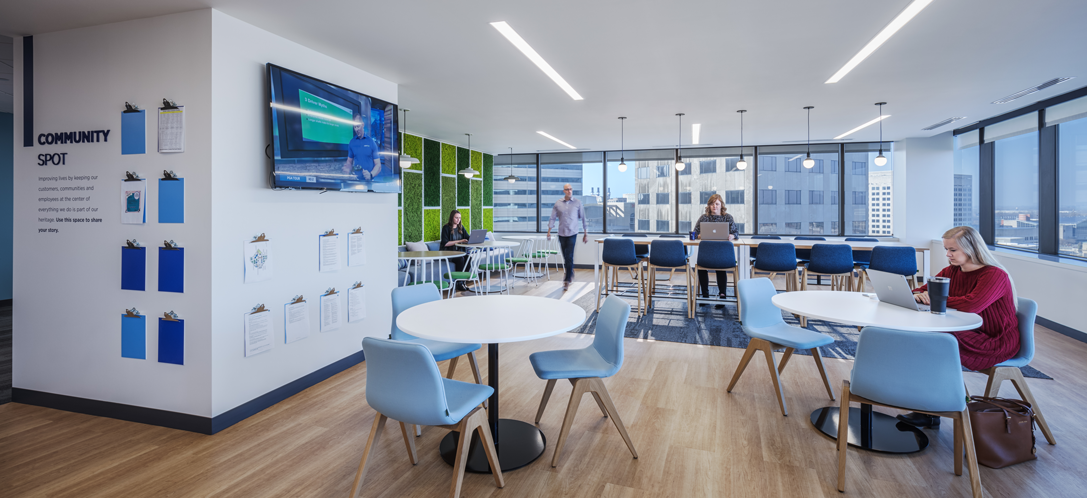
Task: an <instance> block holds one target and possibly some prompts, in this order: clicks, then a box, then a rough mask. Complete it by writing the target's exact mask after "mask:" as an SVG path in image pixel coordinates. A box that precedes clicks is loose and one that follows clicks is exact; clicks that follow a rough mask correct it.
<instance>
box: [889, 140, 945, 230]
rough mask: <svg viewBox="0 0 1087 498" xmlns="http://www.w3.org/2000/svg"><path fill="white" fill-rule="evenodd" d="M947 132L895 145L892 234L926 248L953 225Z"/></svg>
mask: <svg viewBox="0 0 1087 498" xmlns="http://www.w3.org/2000/svg"><path fill="white" fill-rule="evenodd" d="M953 145H954V143H953V140H952V137H951V132H947V133H941V134H939V135H936V136H934V137H931V138H907V139H906V140H903V141H900V142H895V155H894V160H895V163H894V170H895V175H894V176H895V186H894V189H895V205H894V212H895V227H894V230H895V235H896V236H897V237H898V239H899V240H901V241H902V242H904V243H906V244H912V245H929V243H930V242H931V241H932V240H933V239H939V238H940V236H941V235H943V233H944V232H945V231H947V230H948V229H950V228H951V227H952V224H953V223H954V218H953V213H954V205H955V200H954V192H953V190H954V189H953V188H952V187H951V185H953V183H954V178H955V176H954V166H955V165H954V155H953V154H952V152H953Z"/></svg>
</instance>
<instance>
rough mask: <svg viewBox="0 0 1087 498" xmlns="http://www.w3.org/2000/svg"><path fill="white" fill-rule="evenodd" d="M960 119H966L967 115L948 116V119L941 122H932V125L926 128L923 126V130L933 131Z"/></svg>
mask: <svg viewBox="0 0 1087 498" xmlns="http://www.w3.org/2000/svg"><path fill="white" fill-rule="evenodd" d="M960 119H966V116H959V117H954V118H947V119H945V120H943V121H940V122H939V123H934V124H931V125H929V126H927V127H925V128H921V131H932V130H935V129H936V128H939V127H941V126H947V125H949V124H951V123H954V122H955V121H958V120H960Z"/></svg>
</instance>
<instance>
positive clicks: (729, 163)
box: [725, 157, 740, 172]
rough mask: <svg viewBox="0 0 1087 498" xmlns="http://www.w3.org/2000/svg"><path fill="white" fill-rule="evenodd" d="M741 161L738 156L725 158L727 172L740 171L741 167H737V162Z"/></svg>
mask: <svg viewBox="0 0 1087 498" xmlns="http://www.w3.org/2000/svg"><path fill="white" fill-rule="evenodd" d="M738 162H740V158H738V157H730V158H727V159H725V172H732V171H740V168H737V167H736V163H738Z"/></svg>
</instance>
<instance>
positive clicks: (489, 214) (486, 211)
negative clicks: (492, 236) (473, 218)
mask: <svg viewBox="0 0 1087 498" xmlns="http://www.w3.org/2000/svg"><path fill="white" fill-rule="evenodd" d="M483 228H486V229H487V230H488V231H490V232H493V231H494V209H492V208H489V207H484V208H483Z"/></svg>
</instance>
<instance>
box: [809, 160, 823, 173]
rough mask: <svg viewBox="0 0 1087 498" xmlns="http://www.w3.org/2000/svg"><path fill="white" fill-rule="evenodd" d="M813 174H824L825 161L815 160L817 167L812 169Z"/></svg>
mask: <svg viewBox="0 0 1087 498" xmlns="http://www.w3.org/2000/svg"><path fill="white" fill-rule="evenodd" d="M811 172H812V173H815V174H822V173H823V160H822V159H816V160H815V166H812V167H811Z"/></svg>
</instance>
